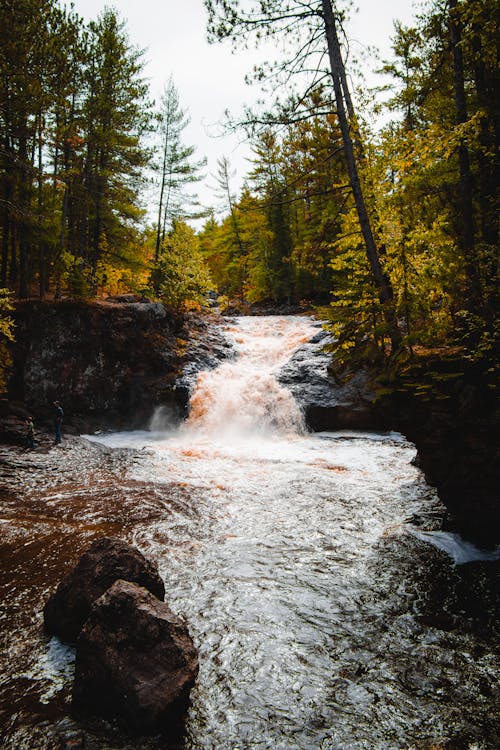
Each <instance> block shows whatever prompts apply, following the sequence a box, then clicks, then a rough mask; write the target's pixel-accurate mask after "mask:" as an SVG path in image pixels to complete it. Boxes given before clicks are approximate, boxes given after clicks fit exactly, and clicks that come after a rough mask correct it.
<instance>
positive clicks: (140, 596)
mask: <svg viewBox="0 0 500 750" xmlns="http://www.w3.org/2000/svg"><path fill="white" fill-rule="evenodd" d="M197 674H198V658H197V654H196V650H195V647H194V645H193V642H192V640H191V637H190V635H189V632H188V630H187V627H186V626H185V625H184V623H183V622H182V621H181V620H180V619H179V618H178V617H176V616H175V615H174V614H173V613H172V612H171V611H170V609H169V607H168V606H167V605H166V604H165V603H164V602H160V601H159V600H158V599H156V598H155V597H154V596H152V595H151V594H150V593H149V592H148V591H146V590H145V589H144V588H141V587H140V586H137V585H135V584H133V583H129V582H128V581H116V582H115V583H114V584H113V586H112V587H111V588H110V589H108V591H107V592H106V593H105V594H104V595H103V596H102V597H101V598H100V599H98V601H97V602H96V603H95V604H94V606H93V608H92V612H91V614H90V616H89V618H88V619H87V621H86V623H85V626H84V628H83V629H82V632H81V634H80V637H79V638H78V641H77V651H76V667H75V682H74V685H73V703H72V708H73V711H74V713H75V714H76V715H77V716H78V717H80V718H83V717H88V716H100V717H103V718H106V719H117V720H118V721H119V723H120V724H122V725H124V726H125V727H126V728H129V729H132V730H133V731H137V732H155V731H160V730H162V729H168V728H169V726H170V725H171V724H172V723H173V722H175V720H176V718H178V714H179V713H180V712H182V711H183V710H184V708H185V707H186V705H187V698H188V694H189V690H190V688H191V687H192V685H193V683H194V681H195V678H196V675H197Z"/></svg>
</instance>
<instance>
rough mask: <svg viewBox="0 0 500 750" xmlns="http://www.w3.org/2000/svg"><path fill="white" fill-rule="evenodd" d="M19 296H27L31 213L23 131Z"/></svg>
mask: <svg viewBox="0 0 500 750" xmlns="http://www.w3.org/2000/svg"><path fill="white" fill-rule="evenodd" d="M18 154H19V172H20V178H19V212H20V219H19V297H20V299H26V298H27V297H28V273H29V258H28V255H29V251H28V219H29V217H30V215H31V206H30V192H31V190H30V187H31V186H30V174H29V172H30V171H31V170H30V167H29V162H28V147H27V139H26V135H25V134H24V133H23V134H22V135H21V137H20V139H19V152H18Z"/></svg>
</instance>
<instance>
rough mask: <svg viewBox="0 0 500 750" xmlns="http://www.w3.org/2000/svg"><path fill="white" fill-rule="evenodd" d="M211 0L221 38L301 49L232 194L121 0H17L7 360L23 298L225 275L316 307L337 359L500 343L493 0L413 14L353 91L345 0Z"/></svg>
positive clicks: (165, 292) (187, 296) (215, 35)
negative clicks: (94, 6)
mask: <svg viewBox="0 0 500 750" xmlns="http://www.w3.org/2000/svg"><path fill="white" fill-rule="evenodd" d="M205 6H206V10H207V12H208V19H209V20H208V35H209V39H210V40H211V41H212V42H214V43H217V42H218V41H220V40H223V39H229V40H232V41H233V43H234V44H235V46H236V52H237V46H238V44H245V43H249V42H251V41H252V40H256V41H257V43H258V41H259V39H269V38H276V39H280V40H283V44H284V46H285V43H286V50H287V55H288V57H287V56H285V57H284V58H283V60H282V61H281V62H280V63H279V64H278V65H274V66H272V65H270V66H267V67H266V66H263V67H260V68H256V69H255V70H254V72H253V77H254V79H255V81H256V82H257V83H258V84H259V85H260V86H261V87H262V89H263V90H266V87H267V88H268V89H270V90H271V91H273V92H276V95H275V96H271V97H268V101H267V103H266V105H265V107H264V108H262V109H261V110H260V111H258V112H257V111H250V110H248V111H247V112H245V114H244V116H242V117H240V121H239V122H236V123H232V124H231V125H232V126H233V127H241V128H243V129H244V130H245V131H246V135H247V137H248V138H249V139H250V141H251V144H252V149H253V162H252V166H251V169H250V171H249V173H248V175H247V177H246V180H245V184H244V187H243V189H242V190H241V191H240V193H239V194H235V192H234V190H233V189H232V186H231V179H232V170H231V164H230V161H229V160H228V159H227V158H222V159H220V161H219V163H218V173H217V183H218V194H217V196H216V198H217V201H218V204H219V207H220V206H223V213H222V214H221V212H220V210H219V211H215V209H214V210H210V209H206V208H202V207H200V206H199V205H198V202H197V199H196V195H195V194H193V192H190V191H194V192H195V190H196V183H197V182H198V181H199V180H200V179H201V178H202V176H203V169H204V166H205V160H204V159H203V158H202V157H200V158H198V157H197V155H196V149H195V146H192V145H189V144H186V143H185V140H184V128H185V126H186V123H187V121H188V113H187V112H186V111H185V110H184V109H183V108H182V105H181V100H182V95H181V94H180V93H179V92H178V91H177V89H176V86H175V83H174V82H173V81H172V80H170V81H168V82H167V83H166V85H165V90H164V94H163V97H162V99H161V101H160V102H158V103H154V102H153V101H151V96H150V92H149V90H148V84H147V82H146V80H145V77H144V61H143V54H142V53H141V51H140V50H138V49H137V48H136V47H135V46H134V44H133V41H132V40H131V39H130V38H129V35H128V32H127V29H126V23H125V21H124V20H123V19H121V18H120V17H119V15H118V13H117V12H116V11H115V10H112V9H106V10H104V11H103V13H102V14H101V15H100V16H99V17H98V18H97V19H96V20H94V21H92V22H90V23H86V22H85V21H84V20H83V19H82V18H80V17H79V16H78V15H77V13H75V12H74V10H68V9H66V8H65V7H64V6H63V5H62V4H61V3H59V2H57V0H15V2H14V0H2V2H1V4H0V26H1V28H2V29H9V34H3V35H2V36H3V42H2V46H1V49H0V71H1V75H0V129H1V144H2V145H1V150H0V217H1V218H0V243H1V260H0V346H2V348H3V353H4V361H6V342H7V341H8V339H9V337H12V336H13V335H15V332H14V331H13V327H12V321H11V318H10V311H11V310H12V306H13V305H14V304H16V301H17V300H23V299H27V298H33V297H34V298H39V299H42V300H43V299H48V300H58V299H63V298H66V299H67V298H74V297H78V298H85V299H89V300H91V299H93V298H96V297H102V296H106V295H110V294H117V293H123V292H133V293H138V294H141V295H145V296H147V297H149V298H152V299H161V300H162V301H164V303H165V304H167V305H169V306H172V307H174V308H176V309H177V310H182V309H186V308H187V309H189V308H193V307H197V308H199V307H203V306H204V305H205V304H206V300H207V295H208V292H209V291H211V292H216V293H217V295H218V297H219V302H220V304H221V306H222V307H224V306H225V305H226V306H227V305H236V306H239V307H240V308H241V309H249V306H251V305H254V306H255V305H257V306H258V305H261V306H267V307H274V308H276V307H278V306H280V305H281V306H284V305H288V306H290V305H295V306H301V307H302V308H303V309H311V308H317V309H318V310H319V313H320V314H321V316H322V317H323V318H324V319H327V320H328V321H329V325H330V326H331V328H332V331H333V332H334V334H335V337H336V341H337V344H336V349H337V354H338V356H339V357H340V358H342V357H349V356H352V355H353V353H354V352H360V351H361V352H363V356H369V357H371V358H375V359H376V358H378V357H382V358H384V357H387V356H388V355H395V354H396V353H397V352H401V351H405V352H413V350H414V349H416V348H418V347H427V348H431V347H440V346H451V347H452V346H459V347H463V348H464V351H465V352H466V353H467V356H470V357H471V358H477V357H484V356H486V357H487V358H488V359H491V356H492V354H493V352H494V350H495V346H496V345H497V344H498V320H497V317H496V310H497V305H496V302H497V295H498V192H497V191H498V171H499V165H498V145H499V135H500V134H499V122H500V119H499V112H498V108H499V101H500V98H499V96H498V73H497V71H498V28H497V17H498V16H497V10H498V8H497V4H496V2H495V0H428V1H427V2H426V3H425V4H424V5H423V7H421V8H420V10H419V12H418V15H417V16H416V19H415V22H414V25H413V26H412V27H406V26H403V25H402V24H400V23H396V24H395V29H394V36H393V40H392V57H391V59H390V60H387V61H385V62H384V63H383V64H382V65H381V67H382V71H381V72H383V73H384V76H383V78H381V81H383V82H384V87H385V91H384V93H383V96H382V95H380V96H378V95H376V94H373V92H370V91H368V90H366V89H365V90H363V89H362V88H360V89H357V90H353V91H351V90H350V89H351V88H352V83H351V80H352V78H351V73H350V69H349V65H351V64H354V63H351V61H350V59H349V56H348V54H347V51H348V47H347V44H346V42H345V38H346V37H345V35H344V23H345V21H346V11H345V10H344V9H343V8H340V7H337V4H335V3H332V2H331V1H330V0H322V2H316V1H314V0H309V2H305V3H304V2H300V3H299V2H294V0H287V1H283V2H278V1H277V0H266V2H260V3H246V4H243V5H242V6H241V8H240V5H239V4H234V3H228V2H225V1H224V0H206V2H205ZM280 92H283V93H280ZM375 109H376V110H377V112H378V118H379V121H383V122H384V125H383V126H382V127H378V128H377V129H375V128H374V127H373V126H372V125H370V122H373V118H369V117H367V116H365V115H366V113H368V112H373V111H374V110H375ZM145 196H147V198H146V197H145ZM146 203H148V204H149V205H150V206H151V205H154V207H155V212H154V214H155V218H154V220H152V219H151V216H150V215H148V212H147V211H146V209H145V204H146ZM203 216H204V217H205V223H204V225H203V227H202V228H201V229H194V228H193V227H192V225H191V224H190V220H191V219H192V218H193V217H197V218H198V219H199V218H200V217H203Z"/></svg>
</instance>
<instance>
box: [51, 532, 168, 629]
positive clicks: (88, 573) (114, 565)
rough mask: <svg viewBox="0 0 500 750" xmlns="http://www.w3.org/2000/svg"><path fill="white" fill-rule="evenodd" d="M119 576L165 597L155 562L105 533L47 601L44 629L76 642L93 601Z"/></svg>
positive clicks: (159, 596) (157, 595)
mask: <svg viewBox="0 0 500 750" xmlns="http://www.w3.org/2000/svg"><path fill="white" fill-rule="evenodd" d="M119 578H121V579H124V580H127V581H133V582H135V583H137V584H139V585H140V586H143V587H144V588H146V589H147V590H148V591H150V592H151V593H152V594H154V596H156V597H158V599H164V597H165V586H164V584H163V581H162V579H161V578H160V576H159V575H158V571H157V569H156V567H155V566H154V565H153V563H151V562H150V561H149V560H147V559H146V558H145V557H144V556H143V555H142V554H141V553H140V552H139V550H137V549H135V547H132V546H131V545H130V544H127V543H126V542H123V541H121V540H120V539H113V538H111V537H104V538H102V539H98V540H97V541H95V542H94V543H93V544H92V545H91V546H90V547H89V549H88V550H87V551H86V552H85V553H84V554H83V555H82V556H81V558H80V560H79V561H78V563H77V565H76V566H75V568H73V570H72V571H71V572H70V573H68V575H67V576H66V577H65V578H64V579H63V580H62V581H61V583H60V584H59V586H58V587H57V589H56V591H55V592H54V593H53V594H52V596H51V597H50V599H49V600H48V601H47V603H46V604H45V607H44V611H43V616H44V626H45V630H46V631H47V632H48V633H50V634H52V635H57V636H58V637H59V638H61V639H62V640H64V641H69V642H74V641H75V640H76V638H77V636H78V634H79V632H80V630H81V628H82V625H83V623H84V622H85V620H86V619H87V617H88V615H89V613H90V610H91V607H92V604H93V603H94V602H95V600H96V599H98V598H99V597H100V596H101V594H103V593H104V592H105V591H106V590H107V589H108V588H109V587H110V586H111V585H112V584H113V583H114V582H115V581H116V580H117V579H119Z"/></svg>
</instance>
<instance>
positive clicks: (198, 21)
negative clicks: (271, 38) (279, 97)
mask: <svg viewBox="0 0 500 750" xmlns="http://www.w3.org/2000/svg"><path fill="white" fill-rule="evenodd" d="M65 1H66V4H67V5H69V4H70V3H69V0H65ZM73 4H74V8H75V10H76V11H77V13H79V15H81V16H83V17H84V18H86V19H87V20H90V19H95V18H97V16H98V15H99V13H100V12H101V11H102V10H103V9H104V7H105V6H112V7H114V8H116V10H117V11H118V12H119V14H120V17H121V18H123V19H125V20H126V21H127V31H128V34H129V40H130V42H131V44H132V45H134V46H137V47H139V48H141V49H144V50H145V55H144V60H145V63H146V65H145V75H146V77H147V78H148V79H149V82H150V86H151V94H152V96H153V98H154V99H155V100H158V99H159V97H160V95H161V92H162V90H163V87H164V85H165V83H166V82H167V81H168V79H169V77H170V75H172V76H173V80H174V83H175V85H176V87H177V89H178V91H179V98H180V102H181V106H182V107H183V108H184V109H186V110H187V111H188V112H189V115H190V117H191V123H190V125H189V126H188V127H187V128H186V130H185V131H184V138H183V139H184V142H185V143H186V144H188V145H194V146H196V148H197V151H196V154H195V157H196V158H201V157H203V156H206V157H207V159H208V166H207V169H206V173H207V177H206V179H205V181H204V183H203V184H201V185H199V186H193V188H194V189H196V188H197V190H198V194H199V196H200V199H201V201H202V203H203V204H205V205H210V204H214V203H215V198H214V195H213V187H214V185H215V180H214V178H213V177H212V176H211V175H214V174H215V173H216V170H217V159H218V158H219V157H221V156H223V155H224V156H226V157H227V158H228V159H229V161H230V164H231V166H232V167H233V168H234V169H235V170H236V176H235V178H234V184H233V185H232V187H233V189H234V190H235V191H236V190H238V189H239V187H240V186H241V184H242V181H243V179H244V176H245V173H246V172H247V171H248V169H249V164H248V157H249V156H250V149H249V147H248V145H247V144H244V143H240V141H241V138H242V136H240V137H238V136H236V135H232V136H224V137H214V136H215V135H216V133H217V130H218V128H217V123H218V122H219V121H220V120H221V119H222V117H223V114H224V111H225V110H226V109H229V110H231V112H233V113H235V114H236V113H238V112H240V111H241V110H242V108H243V105H244V104H251V103H252V101H253V100H255V99H256V98H257V96H258V95H259V91H258V90H256V87H249V86H247V85H246V84H245V82H244V76H245V73H247V72H249V70H250V69H251V67H252V65H253V62H254V61H255V59H256V55H257V54H258V53H257V52H255V50H249V51H245V52H243V51H242V52H239V53H238V55H237V56H236V55H233V54H232V53H231V48H230V46H229V45H228V44H216V45H209V44H208V42H207V41H206V13H205V9H204V6H203V0H73ZM356 5H357V6H358V8H359V11H358V13H356V14H353V18H352V21H351V22H350V23H349V24H348V25H347V27H346V31H347V34H348V37H349V38H350V40H351V48H352V49H353V51H354V52H356V53H358V52H359V51H360V50H361V47H363V46H367V45H369V46H376V47H377V48H379V50H381V53H382V56H386V57H387V56H388V55H389V53H390V38H391V37H392V35H393V20H394V19H399V20H401V21H403V23H407V24H409V23H410V22H411V20H412V18H413V15H414V14H413V10H412V9H413V6H414V0H357V2H356ZM372 66H373V67H376V65H375V63H373V64H372ZM369 68H370V64H368V69H367V70H365V75H367V77H368V81H369V82H371V83H373V80H374V79H373V78H372V79H371V81H370V78H369V73H370V71H369Z"/></svg>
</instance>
